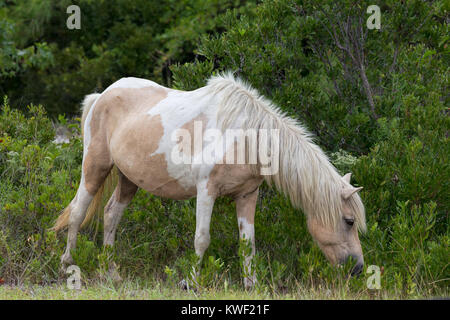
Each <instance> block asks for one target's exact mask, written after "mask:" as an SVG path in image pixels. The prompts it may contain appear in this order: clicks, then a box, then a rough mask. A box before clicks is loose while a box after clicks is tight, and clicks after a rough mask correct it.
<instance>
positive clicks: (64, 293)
mask: <svg viewBox="0 0 450 320" xmlns="http://www.w3.org/2000/svg"><path fill="white" fill-rule="evenodd" d="M446 296H447V297H448V294H446V293H443V294H442V295H440V296H439V297H432V296H427V295H426V294H425V295H419V296H414V297H413V296H410V297H407V298H408V299H433V298H442V297H446ZM401 298H402V296H401V295H400V294H395V293H393V292H388V291H385V290H365V291H363V292H359V293H358V292H357V293H355V292H351V291H349V290H347V288H345V287H340V288H327V287H322V286H319V287H316V288H311V287H310V288H304V287H302V286H301V285H297V287H296V288H294V289H293V290H292V291H291V292H289V293H277V292H273V291H271V290H269V289H268V288H265V289H259V290H252V291H245V290H243V289H241V288H239V287H232V288H203V289H201V290H198V291H192V290H189V291H186V290H182V289H179V288H177V287H175V286H171V285H167V284H161V282H156V283H146V284H143V283H139V282H136V281H131V280H128V281H124V282H122V283H121V284H119V285H114V284H113V283H112V282H110V281H107V280H105V281H97V282H95V283H91V284H89V285H83V286H82V288H81V289H80V290H73V289H69V288H67V286H66V285H63V284H58V285H48V286H39V285H29V286H27V285H22V286H10V285H3V286H0V300H179V299H181V300H223V299H226V300H268V299H269V300H271V299H275V300H317V299H318V300H322V299H331V300H336V299H337V300H340V299H350V300H353V299H362V300H366V299H401Z"/></svg>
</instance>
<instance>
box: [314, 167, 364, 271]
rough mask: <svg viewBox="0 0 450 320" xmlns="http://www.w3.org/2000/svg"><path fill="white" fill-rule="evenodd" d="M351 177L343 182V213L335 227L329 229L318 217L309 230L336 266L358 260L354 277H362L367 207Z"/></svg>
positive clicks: (331, 226) (330, 226)
mask: <svg viewBox="0 0 450 320" xmlns="http://www.w3.org/2000/svg"><path fill="white" fill-rule="evenodd" d="M350 176H351V173H347V174H346V175H345V176H344V177H342V180H343V182H344V184H343V187H342V190H341V201H342V205H341V212H340V216H339V218H338V220H337V221H336V223H335V224H334V225H325V224H323V223H322V222H321V221H319V219H317V218H316V217H314V216H311V217H309V218H308V229H309V231H310V233H311V235H312V236H313V238H314V239H315V240H316V242H317V244H318V245H319V247H320V249H321V250H322V252H323V253H324V254H325V256H326V257H327V259H328V260H329V261H330V262H331V263H332V264H334V265H340V264H343V263H345V262H346V261H347V260H348V259H349V258H350V257H352V258H353V259H355V260H356V265H355V266H354V267H353V269H352V272H351V274H352V276H353V275H358V274H360V273H361V271H362V269H363V266H364V257H363V253H362V249H361V244H360V242H359V237H358V229H364V228H365V221H364V207H363V205H362V202H361V199H360V197H359V195H358V194H357V192H358V191H359V190H361V189H362V187H359V188H355V187H353V186H352V185H351V184H350Z"/></svg>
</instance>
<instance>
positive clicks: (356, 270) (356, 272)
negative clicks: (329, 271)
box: [351, 262, 364, 277]
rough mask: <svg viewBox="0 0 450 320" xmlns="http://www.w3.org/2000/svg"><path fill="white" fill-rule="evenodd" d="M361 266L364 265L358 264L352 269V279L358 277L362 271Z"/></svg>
mask: <svg viewBox="0 0 450 320" xmlns="http://www.w3.org/2000/svg"><path fill="white" fill-rule="evenodd" d="M363 266H364V264H362V263H359V262H358V263H357V264H356V265H355V266H354V267H353V269H352V272H351V275H352V277H354V276H358V275H360V274H361V272H362V270H363Z"/></svg>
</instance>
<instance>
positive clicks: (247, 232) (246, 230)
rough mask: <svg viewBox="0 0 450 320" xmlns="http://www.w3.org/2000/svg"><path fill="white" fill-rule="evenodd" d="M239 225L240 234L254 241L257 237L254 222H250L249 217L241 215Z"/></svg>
mask: <svg viewBox="0 0 450 320" xmlns="http://www.w3.org/2000/svg"><path fill="white" fill-rule="evenodd" d="M238 226H239V234H240V235H241V238H242V239H245V240H249V241H252V240H253V239H254V237H255V228H254V224H252V223H249V222H248V220H247V218H245V217H239V218H238Z"/></svg>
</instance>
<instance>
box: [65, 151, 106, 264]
mask: <svg viewBox="0 0 450 320" xmlns="http://www.w3.org/2000/svg"><path fill="white" fill-rule="evenodd" d="M89 151H90V152H88V153H87V154H86V156H85V157H84V158H83V166H82V172H81V181H80V186H79V187H78V191H77V194H76V196H75V198H74V199H73V200H72V202H71V203H70V205H69V207H68V209H69V210H70V215H69V222H68V229H69V230H68V233H67V247H66V251H65V252H64V254H63V255H62V257H61V264H62V267H63V269H64V268H65V267H66V266H67V265H70V264H72V263H73V259H72V256H71V250H73V249H75V246H76V243H77V233H78V230H79V229H80V225H81V223H82V222H83V221H84V219H85V217H86V211H87V209H88V207H89V205H90V204H91V202H92V199H93V198H94V196H95V195H96V193H97V191H98V190H99V189H100V187H101V186H102V185H103V182H104V181H105V179H106V177H107V176H108V174H109V172H110V171H111V168H112V161H111V160H110V158H109V156H108V157H99V156H98V153H99V152H101V153H102V154H103V155H105V154H107V150H106V148H105V147H103V148H97V150H96V151H97V152H91V149H90V150H89Z"/></svg>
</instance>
